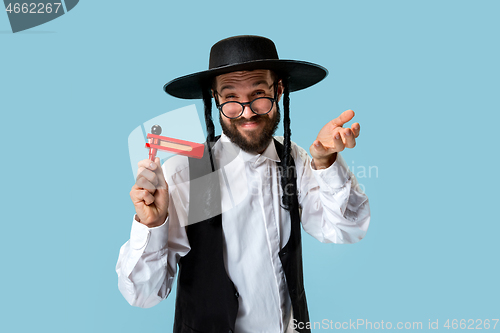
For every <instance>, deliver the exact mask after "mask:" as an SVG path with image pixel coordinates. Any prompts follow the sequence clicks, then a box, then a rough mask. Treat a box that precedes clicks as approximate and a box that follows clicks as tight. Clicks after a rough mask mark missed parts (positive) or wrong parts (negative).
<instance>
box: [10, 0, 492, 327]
mask: <svg viewBox="0 0 500 333" xmlns="http://www.w3.org/2000/svg"><path fill="white" fill-rule="evenodd" d="M499 10H500V3H499V2H498V1H474V2H473V1H349V2H347V1H302V2H294V1H289V2H283V1H281V2H271V1H252V2H235V1H212V2H208V1H207V2H202V1H199V2H195V1H185V2H181V1H146V2H134V3H132V2H123V1H80V3H79V4H78V5H77V6H76V7H75V8H74V9H73V10H72V11H71V12H69V13H67V14H66V15H63V16H61V17H60V18H58V19H56V20H54V21H51V22H48V23H46V24H44V25H41V26H39V27H36V28H34V29H31V30H27V31H25V32H20V33H16V34H12V32H11V30H10V26H9V23H8V19H7V13H5V12H4V13H3V14H1V13H0V32H1V33H0V45H1V51H0V57H1V58H0V59H1V62H0V63H1V70H0V112H1V124H2V130H1V131H0V139H1V140H0V142H1V159H2V163H1V166H0V167H1V174H2V178H3V181H2V194H1V196H2V199H1V201H0V202H1V206H2V207H1V216H2V231H1V234H2V237H1V238H2V241H1V242H0V249H1V262H2V265H1V274H0V279H1V286H2V302H1V303H2V305H1V311H0V316H1V326H2V331H5V332H90V331H92V332H139V331H148V332H168V331H171V327H172V322H173V314H174V312H173V310H174V297H169V298H168V299H167V300H165V301H163V302H162V303H160V304H159V305H158V306H156V307H154V308H151V309H139V308H133V307H131V306H129V305H128V303H127V302H126V301H125V300H124V299H123V297H122V296H121V295H120V293H119V291H118V288H117V277H116V273H115V271H114V267H115V264H116V260H117V257H118V250H119V248H120V246H121V245H122V244H123V243H124V242H125V241H126V240H127V239H128V237H129V232H130V226H131V223H132V215H133V213H134V208H133V205H132V203H131V202H130V198H129V191H130V188H131V186H132V185H133V182H134V180H133V176H132V169H131V167H130V161H129V155H128V147H127V138H128V135H129V133H130V132H131V131H132V130H133V129H134V128H136V127H137V126H139V125H140V124H142V123H143V122H145V121H147V120H149V119H151V118H153V117H155V116H158V115H160V114H162V113H165V112H167V111H170V110H174V109H177V108H180V107H183V106H187V105H189V104H191V101H186V100H179V99H175V98H173V97H171V96H168V95H167V94H165V93H164V92H163V91H162V86H163V84H164V83H166V82H167V81H170V80H171V79H173V78H175V77H178V76H181V75H185V74H189V73H192V72H195V71H198V70H203V69H205V68H206V67H207V65H208V51H209V49H210V47H211V45H212V44H213V43H215V42H216V41H218V40H220V39H222V38H225V37H228V36H232V35H239V34H257V35H263V36H267V37H269V38H271V39H273V40H274V41H275V43H276V45H277V47H278V52H279V54H280V57H281V58H284V59H299V60H306V61H311V62H315V63H319V64H321V65H323V66H325V67H326V68H328V69H329V71H330V75H329V76H328V77H327V78H326V79H325V80H324V81H322V82H321V83H320V84H318V85H317V86H314V87H313V88H310V89H307V90H304V91H301V92H297V93H293V94H292V95H291V110H292V114H293V117H292V132H293V135H292V138H293V140H294V141H295V142H297V143H298V144H299V145H300V146H302V147H304V148H306V149H307V148H308V147H309V145H310V144H311V143H312V141H313V140H314V138H315V136H316V134H317V132H318V131H319V129H320V128H321V127H322V126H323V124H324V123H326V122H327V121H328V120H330V119H332V118H335V117H337V116H338V115H339V114H340V113H341V112H342V111H344V110H347V109H353V110H354V111H355V112H356V117H355V119H356V121H358V122H360V124H361V136H360V138H359V140H358V145H357V147H356V148H355V149H353V150H349V151H346V152H345V153H343V156H344V157H345V159H346V161H347V163H348V164H349V166H350V167H352V168H354V171H355V173H358V172H359V171H361V170H362V168H366V171H367V173H366V174H365V176H363V174H360V175H358V180H359V182H360V183H361V184H362V185H363V186H364V187H365V189H366V193H367V194H368V196H369V198H370V203H371V210H372V221H371V226H370V229H369V231H368V234H367V236H366V238H365V239H363V240H362V241H361V242H359V243H357V244H354V245H333V244H321V243H319V242H317V241H316V240H315V239H313V238H312V237H310V236H308V235H304V263H305V281H306V290H307V296H308V301H309V306H310V313H311V321H321V320H323V319H328V320H333V321H334V322H344V321H349V320H356V319H364V320H368V321H371V322H381V321H382V320H383V321H384V322H387V321H391V322H392V323H393V325H395V324H396V323H397V322H403V323H404V322H422V323H423V326H424V328H427V326H428V321H429V320H431V321H435V320H436V319H439V327H440V329H441V330H446V329H444V328H443V327H442V326H443V324H444V322H445V321H446V319H454V318H455V319H474V320H475V319H482V320H484V319H493V318H499V317H500V305H499V304H500V302H499V296H500V288H499V283H498V281H499V267H498V265H499V264H498V262H499V260H498V255H499V253H500V251H499V250H500V245H499V244H500V243H499V241H498V233H499V231H500V228H499V218H498V216H497V215H496V213H495V209H497V208H498V192H497V191H498V186H499V176H498V168H497V165H498V164H497V162H498V160H497V154H498V153H495V151H497V152H498V148H497V146H498V143H499V140H498V139H495V137H497V136H496V135H497V133H498V130H497V128H496V127H497V125H498V121H499V120H500V118H499V111H500V108H499V96H498V95H499V91H500V90H499V88H500V84H499V77H500V76H499V74H500V71H499V61H498V59H500V52H499V51H500V49H499V31H500V23H499V22H500V20H499V19H498V15H499ZM197 108H198V112H201V110H202V104H201V103H200V102H199V101H197ZM278 131H279V133H282V130H281V129H279V130H278ZM217 132H218V133H220V127H219V128H217ZM145 154H146V152H145ZM145 156H146V155H145ZM370 166H372V174H371V176H369V174H368V168H369V167H370ZM375 170H377V171H378V173H377V174H375ZM360 176H363V177H360ZM495 216H496V217H495ZM171 296H173V295H171ZM4 328H6V330H4ZM498 330H500V324H499V325H497V327H496V331H498Z"/></svg>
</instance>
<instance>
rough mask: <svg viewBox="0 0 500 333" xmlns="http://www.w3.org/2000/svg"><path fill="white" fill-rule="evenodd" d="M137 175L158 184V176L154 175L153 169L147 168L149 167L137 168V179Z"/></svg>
mask: <svg viewBox="0 0 500 333" xmlns="http://www.w3.org/2000/svg"><path fill="white" fill-rule="evenodd" d="M139 177H144V178H146V179H147V180H149V182H150V183H151V184H153V185H157V184H158V177H157V176H156V173H155V172H154V171H151V170H149V169H145V168H143V167H140V168H139V169H138V170H137V179H139Z"/></svg>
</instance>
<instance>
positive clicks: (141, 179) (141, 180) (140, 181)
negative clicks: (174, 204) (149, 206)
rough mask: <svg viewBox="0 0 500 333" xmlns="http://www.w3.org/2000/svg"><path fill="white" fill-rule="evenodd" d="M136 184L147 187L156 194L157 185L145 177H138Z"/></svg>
mask: <svg viewBox="0 0 500 333" xmlns="http://www.w3.org/2000/svg"><path fill="white" fill-rule="evenodd" d="M135 185H137V186H138V188H139V189H145V190H147V191H148V192H149V193H151V194H154V193H155V191H156V187H155V186H154V185H153V184H151V183H150V182H149V180H147V179H146V178H144V177H139V178H137V181H136V182H135Z"/></svg>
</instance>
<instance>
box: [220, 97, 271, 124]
mask: <svg viewBox="0 0 500 333" xmlns="http://www.w3.org/2000/svg"><path fill="white" fill-rule="evenodd" d="M274 101H276V99H274V98H271V97H259V98H256V99H254V100H253V101H251V102H246V103H240V102H236V101H229V102H226V103H222V104H221V105H218V106H217V108H218V109H219V111H220V112H222V114H223V115H224V116H226V117H227V118H229V119H235V118H238V117H240V116H241V115H242V114H243V111H245V105H248V106H249V107H250V110H252V112H253V113H255V114H258V115H264V114H268V113H269V112H270V111H271V110H272V108H273V105H274Z"/></svg>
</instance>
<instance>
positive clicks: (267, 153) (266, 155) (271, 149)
mask: <svg viewBox="0 0 500 333" xmlns="http://www.w3.org/2000/svg"><path fill="white" fill-rule="evenodd" d="M220 141H221V142H223V143H230V144H231V145H232V147H233V148H234V149H237V150H239V151H240V153H239V155H240V157H241V158H243V160H244V161H246V162H251V163H254V164H255V165H260V164H262V163H263V162H265V161H266V160H271V161H274V162H277V163H279V162H281V160H280V158H279V157H278V152H276V146H275V144H274V140H271V142H270V143H269V145H268V146H267V148H266V150H264V152H263V153H262V154H255V153H249V152H246V151H243V150H241V148H240V147H238V146H237V145H235V144H234V143H232V142H231V140H230V139H229V138H228V137H227V136H226V135H225V134H224V133H222V134H221V137H220Z"/></svg>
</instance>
